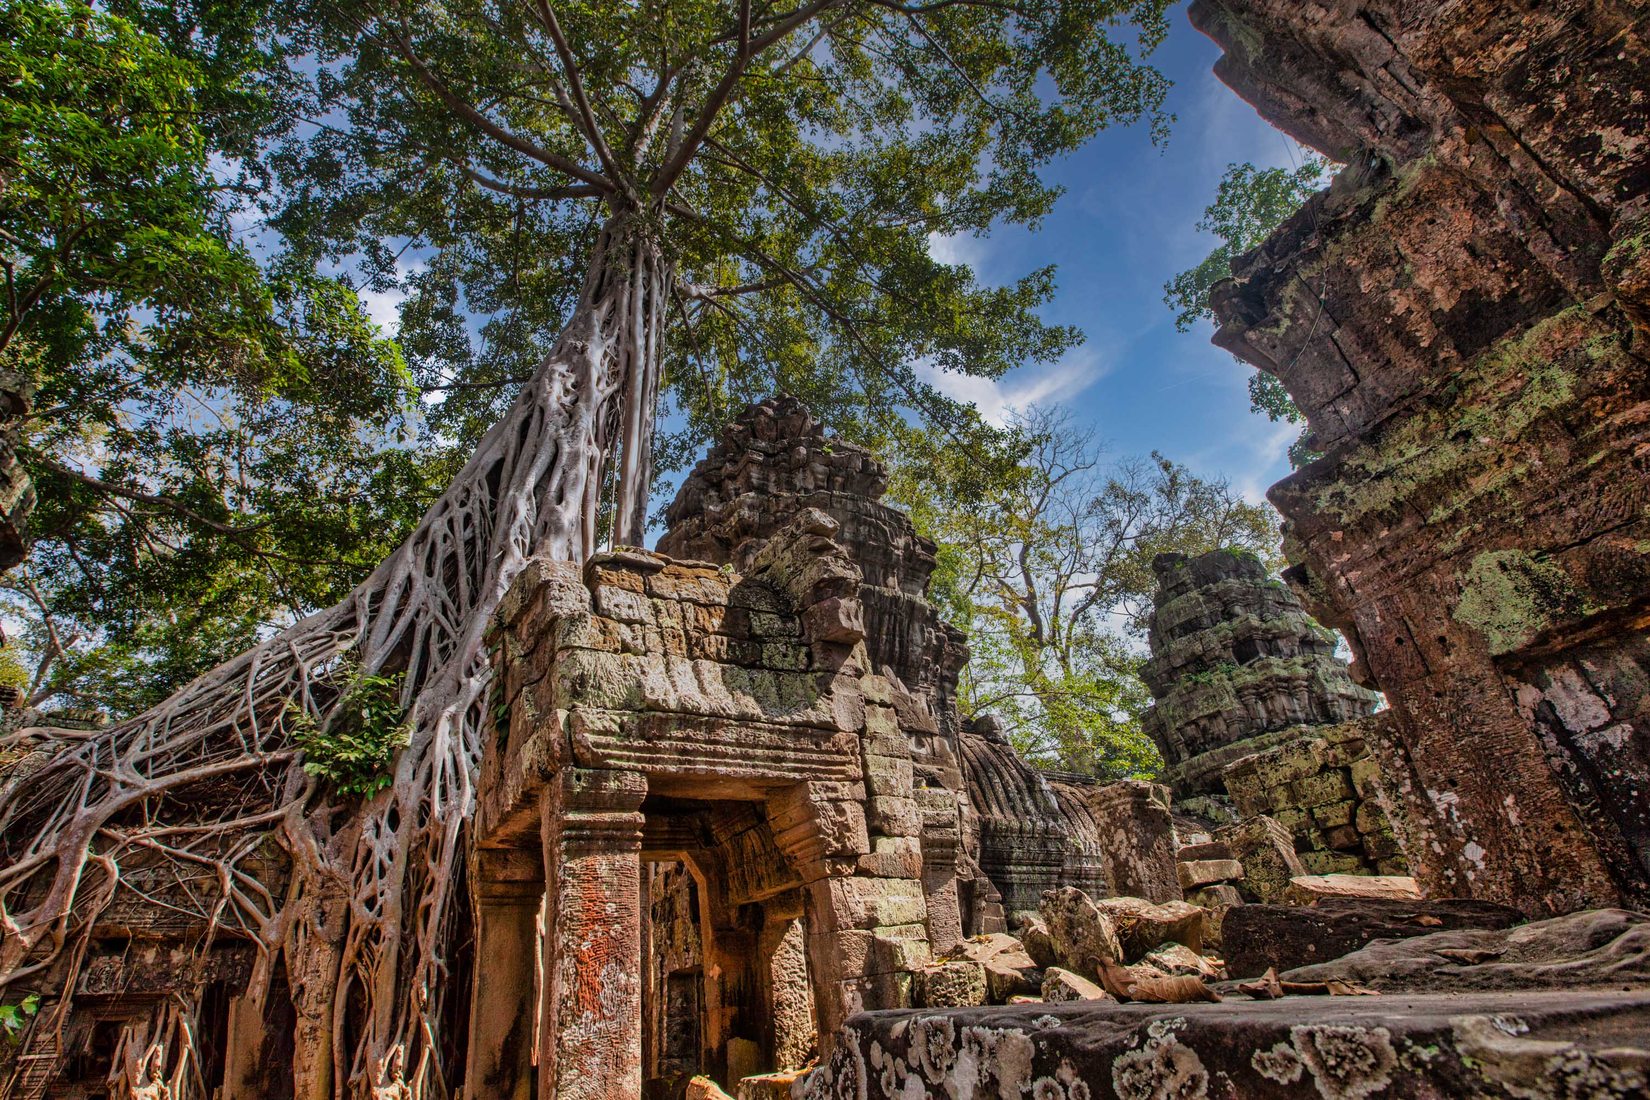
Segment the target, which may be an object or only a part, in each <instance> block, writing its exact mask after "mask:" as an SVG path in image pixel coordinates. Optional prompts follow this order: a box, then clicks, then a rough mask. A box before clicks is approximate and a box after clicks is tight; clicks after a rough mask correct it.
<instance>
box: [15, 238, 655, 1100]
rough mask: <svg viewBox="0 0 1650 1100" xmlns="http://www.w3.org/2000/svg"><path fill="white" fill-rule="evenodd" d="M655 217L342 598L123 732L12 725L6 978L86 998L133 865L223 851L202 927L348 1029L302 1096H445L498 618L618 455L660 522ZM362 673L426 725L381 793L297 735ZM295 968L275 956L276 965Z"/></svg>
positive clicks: (570, 540)
mask: <svg viewBox="0 0 1650 1100" xmlns="http://www.w3.org/2000/svg"><path fill="white" fill-rule="evenodd" d="M640 224H642V220H641V219H638V218H631V217H626V216H624V215H616V216H614V217H613V218H611V219H610V220H609V222H608V223H607V224H606V225H605V226H604V227H603V229H602V231H601V234H600V237H599V240H598V242H597V244H596V247H595V250H594V253H593V255H592V257H591V262H590V268H589V272H588V275H587V277H586V281H585V285H584V289H583V292H582V294H581V296H580V299H579V302H578V305H577V307H576V308H575V310H574V312H573V315H572V318H571V319H570V321H569V322H568V325H567V327H566V329H565V330H564V331H563V332H562V334H561V336H560V337H559V338H558V339H557V341H556V343H555V346H554V347H553V348H552V350H551V351H550V353H549V355H548V356H547V357H546V358H545V360H544V362H543V363H542V364H541V365H540V366H539V368H538V370H537V371H536V372H535V374H534V376H533V378H532V380H531V381H529V382H528V383H527V385H526V386H525V387H524V388H523V390H522V392H521V394H520V395H519V396H518V398H517V399H516V403H515V405H514V407H513V408H512V409H511V411H510V413H509V414H508V415H507V416H505V417H504V419H503V420H501V421H500V422H499V423H498V424H496V425H495V426H494V427H493V428H492V430H491V431H489V432H488V433H487V435H486V436H485V437H484V438H483V439H482V441H481V443H480V445H479V446H478V447H477V449H476V452H475V454H474V455H473V456H472V457H471V459H470V461H469V462H468V463H467V464H466V465H465V467H464V469H463V470H462V471H461V472H460V473H459V474H458V476H457V477H456V478H455V479H454V481H453V483H452V485H451V486H449V487H448V489H447V490H446V492H445V493H443V494H442V496H441V498H440V499H439V500H437V501H436V502H435V504H433V505H432V506H431V507H430V509H429V511H428V512H427V513H426V514H425V515H424V518H423V519H422V520H421V521H420V523H419V525H418V527H417V528H416V529H415V531H414V532H413V534H412V535H411V536H410V537H409V538H408V539H407V541H406V542H405V543H404V544H403V545H402V546H401V547H400V548H399V549H398V550H397V551H396V552H395V553H394V554H393V555H391V556H390V557H389V558H388V559H387V560H386V561H385V562H384V563H383V564H382V565H380V566H379V567H378V569H377V570H375V571H374V572H373V574H372V575H371V576H370V577H369V578H367V580H365V581H364V582H363V583H362V584H361V585H360V586H359V587H357V588H356V589H355V591H354V592H352V593H351V594H350V595H349V597H347V598H346V599H345V600H344V601H343V602H342V603H340V604H338V605H337V606H335V607H333V608H331V609H329V610H327V611H323V612H320V613H318V614H316V615H313V616H311V617H309V618H307V619H305V620H303V621H302V622H300V623H298V624H296V625H295V626H293V627H291V628H290V629H288V630H285V631H283V632H281V633H279V634H277V635H275V636H273V637H271V638H269V639H268V640H266V641H264V642H262V643H261V644H259V645H258V646H257V647H256V648H254V649H252V650H250V651H249V652H247V653H245V654H243V655H241V656H240V657H238V658H235V659H234V660H231V661H229V662H227V663H225V664H223V665H221V666H219V667H218V668H216V669H213V670H212V671H211V672H209V673H207V674H205V675H204V676H202V677H200V678H199V679H198V680H196V681H194V682H193V683H191V684H189V685H188V686H187V687H185V688H183V689H182V690H181V691H179V692H178V693H177V694H175V695H174V696H173V697H172V698H170V699H168V700H167V701H166V702H164V703H162V704H160V705H159V706H157V707H156V708H154V709H153V710H151V711H149V712H147V713H145V714H143V715H140V716H138V717H136V718H134V719H132V720H130V721H127V722H124V723H121V724H119V725H116V726H113V727H111V728H109V729H108V730H103V731H97V732H96V733H94V734H90V735H85V736H83V737H80V738H77V739H76V740H66V739H65V738H66V735H65V734H64V733H63V731H48V730H43V729H34V730H24V731H21V732H19V733H18V734H15V735H13V736H12V737H11V738H9V739H8V741H9V745H8V747H11V748H20V747H24V746H28V747H32V748H33V749H34V753H33V755H32V756H30V757H28V758H27V763H25V764H18V765H14V766H13V773H14V776H16V775H21V774H24V773H26V776H25V779H24V781H23V782H14V783H12V784H9V786H11V787H12V788H13V792H12V797H8V798H6V799H5V800H4V803H3V805H0V856H3V857H4V858H3V860H0V863H3V867H0V903H3V909H0V921H3V925H0V928H3V931H4V937H3V939H4V943H3V944H0V990H4V989H6V988H8V987H11V986H14V985H18V986H19V987H20V988H27V987H35V986H39V987H44V988H50V989H57V990H61V991H62V992H63V993H64V996H63V999H62V1001H61V1002H60V1004H59V1006H58V1007H57V1009H56V1011H59V1012H67V1011H68V1006H69V1002H70V1000H71V998H70V996H69V995H68V994H69V992H70V991H71V990H72V989H73V986H74V980H75V977H76V971H77V970H78V967H79V965H80V960H81V956H82V954H83V947H84V944H85V942H86V938H87V936H88V934H89V931H90V929H91V927H92V925H93V923H94V919H95V917H96V914H97V913H98V912H100V911H101V910H102V909H103V908H104V907H106V906H107V905H108V903H109V901H110V900H111V899H112V898H113V897H114V896H115V895H116V893H117V891H119V890H121V889H124V888H127V887H125V885H124V884H123V881H122V879H121V874H122V861H123V860H124V861H126V862H127V863H128V865H136V864H137V862H138V859H139V858H141V859H142V860H146V861H149V862H150V863H151V864H152V863H153V862H154V861H155V860H160V861H162V862H163V863H174V864H176V865H177V866H178V868H180V869H182V870H187V871H188V873H189V875H190V877H192V878H196V879H199V877H200V876H201V872H202V868H203V867H207V868H210V869H211V870H212V871H213V872H214V873H215V875H216V877H217V880H218V882H219V891H218V894H217V896H215V897H211V898H208V899H206V901H205V903H203V904H202V905H201V912H200V916H201V918H202V922H203V924H212V925H216V926H218V927H220V928H225V929H228V930H230V931H232V932H237V933H241V934H245V935H249V936H252V937H254V938H255V939H257V940H258V941H259V942H260V943H261V944H262V945H263V946H264V947H266V948H267V949H268V950H269V952H270V953H271V955H272V956H273V955H274V954H275V953H282V954H284V956H285V959H286V972H287V973H288V974H289V975H291V977H292V981H293V1001H294V1003H295V1006H296V1007H297V1009H298V1011H299V1032H300V1035H306V1036H310V1037H311V1038H310V1039H309V1041H308V1043H307V1044H306V1045H308V1046H310V1047H311V1048H313V1047H316V1046H319V1045H321V1044H322V1043H323V1042H330V1043H331V1050H330V1051H329V1050H324V1049H322V1050H317V1049H308V1050H305V1051H303V1052H301V1053H300V1055H299V1058H298V1063H299V1064H298V1066H297V1067H295V1069H296V1071H297V1072H299V1073H300V1075H301V1076H303V1077H305V1078H306V1081H305V1082H304V1085H305V1086H307V1087H306V1088H305V1089H304V1091H305V1092H306V1093H307V1094H310V1095H313V1094H315V1093H316V1092H320V1093H322V1094H325V1093H327V1092H331V1093H332V1094H334V1095H343V1094H346V1093H347V1094H349V1095H354V1096H363V1097H368V1096H370V1097H374V1098H388V1097H422V1096H427V1095H444V1094H445V1093H446V1091H447V1089H446V1077H447V1073H446V1067H444V1066H441V1065H439V1064H438V1060H439V1049H438V1045H437V1037H438V1035H439V1028H440V1022H439V1021H440V1017H441V1011H440V1010H441V999H442V997H443V988H442V987H443V984H444V972H443V966H444V965H445V958H446V955H447V951H446V945H445V944H444V943H443V942H442V941H443V938H444V936H445V935H446V930H447V929H448V928H449V927H450V925H451V923H452V922H451V921H450V920H449V919H448V914H449V907H450V905H451V904H452V902H453V898H452V889H453V884H454V883H455V882H457V881H458V879H459V876H458V875H457V874H456V873H455V872H456V870H457V868H458V866H459V862H460V860H462V859H463V857H464V852H463V845H464V842H465V838H464V823H465V822H466V821H467V820H468V818H469V817H470V814H471V810H472V808H473V806H474V802H475V791H474V782H475V775H476V772H477V768H478V765H479V762H480V759H481V753H482V738H483V736H484V733H485V731H486V730H487V728H488V725H487V721H488V719H487V712H488V706H487V699H486V696H487V688H488V684H489V681H490V677H491V670H490V668H489V666H488V662H487V656H486V653H485V652H484V649H483V645H482V638H483V634H484V632H485V630H486V628H487V624H488V622H489V621H490V619H491V618H492V616H493V613H494V611H495V609H496V608H497V606H498V603H499V600H500V599H501V597H502V596H503V595H504V592H505V591H506V589H508V587H509V586H510V583H511V581H512V580H513V579H514V578H515V576H516V574H517V573H518V572H519V571H520V569H521V567H522V565H523V563H524V562H525V561H526V560H527V559H528V558H529V557H532V556H537V555H542V556H549V557H552V558H560V559H572V560H579V559H582V558H584V557H585V556H586V555H588V554H589V553H590V552H591V551H592V550H593V549H594V548H595V542H596V533H597V512H598V504H599V495H600V492H601V487H602V484H603V477H602V475H603V468H604V462H605V461H607V459H608V457H609V455H610V453H611V452H612V451H613V450H614V449H615V448H616V447H618V446H619V445H620V443H621V440H622V450H621V458H620V465H619V467H618V471H617V474H618V476H617V486H618V493H617V496H618V500H617V510H616V514H615V517H614V519H615V524H616V526H615V532H616V534H617V536H618V538H617V541H621V542H631V543H634V542H639V541H640V540H641V537H642V532H643V530H644V529H645V517H646V507H647V479H648V476H649V473H650V469H649V461H648V455H649V450H650V447H651V439H652V413H653V400H654V399H655V396H656V394H657V388H658V374H659V343H660V339H661V336H662V331H663V313H664V303H665V294H666V291H667V289H668V279H669V272H668V271H667V269H666V265H665V264H664V262H663V260H662V258H661V255H660V251H659V248H658V246H657V244H656V242H654V241H652V240H651V239H649V238H648V237H647V236H645V235H644V234H643V233H642V232H640V230H639V229H638V228H637V227H638V226H639V225H640ZM346 657H347V658H348V660H346ZM351 668H359V669H360V670H361V671H362V672H365V673H372V674H378V675H384V674H392V673H396V672H403V673H404V674H405V675H404V679H403V680H402V681H401V684H402V697H401V698H402V703H403V704H404V706H405V708H406V716H407V722H408V724H409V727H410V737H409V741H408V744H407V745H406V747H405V748H404V749H403V750H402V751H401V752H400V753H399V755H398V757H397V759H396V762H395V765H394V772H393V781H392V784H391V786H390V787H389V788H388V789H387V790H385V791H383V792H381V793H380V794H378V795H377V796H375V797H374V798H372V799H371V800H370V801H368V802H366V803H365V804H352V803H349V802H345V801H343V800H340V798H339V797H338V796H337V795H336V794H335V793H334V792H332V791H330V790H329V789H327V788H326V787H325V786H324V785H323V784H321V783H320V782H318V781H317V780H316V779H315V778H314V777H312V776H309V775H307V774H306V773H305V772H304V771H303V769H302V763H303V761H302V757H301V754H300V753H299V752H298V751H297V750H296V749H295V747H294V744H293V740H292V736H291V729H292V725H293V721H294V715H296V714H299V713H302V714H307V715H309V716H310V718H311V719H312V720H313V721H314V722H315V723H317V724H318V725H321V726H322V728H324V724H325V722H326V720H327V718H328V714H329V710H330V708H331V707H332V706H333V704H334V702H335V701H336V699H337V697H338V695H339V692H340V691H341V690H342V687H343V686H344V685H343V684H341V683H340V680H341V679H342V678H343V677H344V675H345V670H346V669H351ZM43 749H45V750H54V751H52V752H50V753H48V752H45V751H41V750H43ZM28 763H32V768H29V767H28ZM226 791H227V792H230V793H229V794H227V795H226V794H225V792H226ZM163 796H167V797H164V799H163ZM203 802H204V803H205V804H202V803H203ZM271 836H272V837H274V838H275V839H276V840H277V841H278V843H279V844H280V846H281V847H282V848H283V849H284V850H285V853H286V856H287V858H288V859H289V860H290V862H291V868H292V872H293V875H292V879H291V889H290V890H287V891H284V892H275V893H272V892H270V891H267V890H266V889H265V884H264V883H262V882H261V881H259V878H258V873H257V871H256V870H255V869H248V865H247V861H248V858H249V857H251V856H253V855H254V854H255V853H256V852H257V851H258V850H259V849H260V846H261V845H262V843H263V841H264V839H265V838H267V837H271ZM340 898H342V899H343V900H345V901H347V905H346V906H344V907H342V909H340V907H339V905H338V901H339V899H340ZM168 900H173V899H168ZM71 913H72V914H73V918H74V919H73V920H71V919H70V916H71ZM275 969H276V968H275V967H274V966H271V965H260V966H259V967H258V968H257V974H258V975H259V979H258V980H261V981H265V982H267V981H269V980H270V975H271V974H272V973H273V972H274V971H275ZM346 1022H347V1024H346ZM196 1030H197V1029H191V1028H188V1027H184V1028H183V1029H182V1033H187V1034H193V1033H196ZM322 1036H329V1037H330V1038H329V1039H326V1040H323V1039H322V1038H321V1037H322ZM188 1056H189V1055H188V1054H187V1053H186V1052H183V1051H174V1052H173V1053H172V1055H171V1057H172V1058H174V1059H177V1058H185V1057H188ZM317 1062H320V1063H321V1064H319V1065H318V1064H317ZM327 1063H330V1064H327ZM173 1064H174V1065H176V1064H177V1063H176V1062H174V1063H173ZM196 1064H198V1062H197V1063H196ZM152 1072H157V1073H158V1072H159V1069H158V1068H156V1069H154V1070H153V1071H152ZM329 1078H330V1080H329ZM329 1085H330V1088H329V1087H328V1086H329Z"/></svg>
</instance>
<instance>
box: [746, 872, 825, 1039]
mask: <svg viewBox="0 0 1650 1100" xmlns="http://www.w3.org/2000/svg"><path fill="white" fill-rule="evenodd" d="M762 908H763V911H764V912H763V917H764V919H763V924H762V935H761V937H760V939H759V940H758V942H757V950H756V953H757V957H758V958H759V959H760V960H761V961H762V966H763V968H764V969H763V974H762V985H763V1001H764V1007H765V1008H766V1009H767V1015H768V1027H769V1029H770V1038H771V1050H772V1054H773V1068H775V1069H799V1068H801V1067H802V1066H804V1065H806V1064H807V1063H808V1061H809V1060H810V1059H811V1058H812V1057H813V1056H814V1053H815V1052H816V1051H817V1049H818V1043H819V1040H818V1035H817V1033H816V1027H817V1025H816V1024H815V1022H814V990H813V981H812V976H811V975H810V974H809V973H808V943H807V940H808V937H807V931H806V929H805V928H804V927H803V924H802V895H801V894H800V893H799V892H792V893H788V894H782V895H780V896H779V897H777V898H774V899H772V900H771V901H768V902H765V903H764V904H763V907H762Z"/></svg>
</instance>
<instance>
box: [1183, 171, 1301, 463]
mask: <svg viewBox="0 0 1650 1100" xmlns="http://www.w3.org/2000/svg"><path fill="white" fill-rule="evenodd" d="M1330 168H1331V164H1330V162H1329V161H1327V160H1325V159H1324V158H1322V157H1319V156H1316V155H1314V154H1312V153H1304V154H1303V161H1302V163H1301V165H1300V167H1298V168H1256V167H1255V166H1254V165H1253V164H1230V165H1227V166H1226V174H1225V175H1224V176H1222V177H1221V179H1220V190H1219V191H1218V192H1217V193H1216V195H1215V201H1214V202H1212V203H1210V204H1209V206H1208V207H1207V208H1206V209H1205V210H1204V211H1203V217H1202V218H1200V219H1199V220H1198V223H1197V228H1199V229H1201V230H1203V231H1204V232H1205V233H1213V234H1214V235H1215V236H1216V237H1217V238H1219V240H1220V244H1218V245H1217V246H1216V247H1215V250H1214V251H1213V252H1211V253H1209V255H1207V256H1205V257H1204V258H1203V262H1202V263H1200V264H1198V265H1197V266H1196V267H1194V268H1192V269H1191V270H1189V271H1182V272H1181V273H1180V274H1178V275H1176V276H1175V277H1174V278H1172V279H1170V280H1169V281H1168V282H1167V283H1165V284H1163V300H1164V301H1165V302H1166V303H1168V305H1169V306H1170V308H1172V309H1174V310H1175V321H1174V323H1175V327H1176V328H1177V329H1179V330H1180V331H1181V332H1189V331H1191V328H1192V326H1193V325H1194V324H1196V323H1197V322H1198V321H1200V320H1208V321H1212V320H1214V316H1215V315H1214V311H1213V310H1211V309H1210V308H1209V291H1210V290H1211V289H1212V288H1213V287H1214V285H1215V284H1216V283H1218V282H1221V281H1223V280H1225V279H1230V278H1231V277H1232V261H1233V260H1235V259H1237V258H1238V257H1239V256H1241V255H1243V254H1244V253H1245V252H1248V251H1250V250H1251V249H1254V248H1258V247H1259V246H1260V244H1261V243H1262V242H1263V241H1265V240H1266V238H1267V237H1269V236H1270V235H1271V233H1272V231H1273V230H1274V229H1276V228H1277V227H1278V226H1280V225H1282V224H1283V222H1284V220H1285V219H1286V218H1288V217H1289V216H1290V215H1292V214H1294V213H1295V212H1296V211H1298V210H1299V209H1300V208H1301V204H1302V203H1304V202H1306V200H1307V199H1309V198H1311V197H1312V196H1313V195H1314V194H1315V193H1317V192H1318V191H1319V190H1321V189H1322V188H1323V186H1324V184H1325V183H1326V182H1327V177H1328V173H1329V171H1330ZM1249 407H1250V408H1251V409H1253V410H1254V411H1255V412H1258V413H1265V414H1266V416H1267V418H1268V419H1269V420H1273V421H1278V420H1284V421H1288V422H1289V423H1291V424H1298V423H1300V421H1301V414H1300V410H1299V409H1297V408H1295V403H1294V401H1292V400H1291V399H1290V397H1289V393H1288V391H1286V390H1285V389H1284V388H1283V383H1282V382H1279V381H1278V380H1277V378H1275V377H1274V376H1272V375H1270V374H1267V373H1266V372H1265V371H1262V370H1257V371H1255V372H1254V373H1253V374H1251V375H1250V376H1249ZM1310 458H1311V454H1310V452H1308V451H1306V450H1305V449H1304V448H1303V447H1302V445H1301V443H1300V442H1299V441H1296V443H1295V444H1294V445H1293V446H1291V447H1290V448H1289V460H1290V462H1291V463H1292V464H1294V465H1296V466H1300V465H1303V464H1304V463H1305V462H1307V461H1309V460H1310Z"/></svg>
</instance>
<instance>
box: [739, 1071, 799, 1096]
mask: <svg viewBox="0 0 1650 1100" xmlns="http://www.w3.org/2000/svg"><path fill="white" fill-rule="evenodd" d="M803 1072H804V1071H803V1070H801V1069H783V1070H780V1071H779V1072H777V1073H764V1074H760V1075H758V1076H756V1077H746V1078H744V1079H743V1080H741V1081H740V1082H739V1088H738V1090H737V1092H736V1093H735V1095H737V1096H738V1098H739V1100H791V1087H792V1086H793V1085H795V1084H796V1081H797V1078H799V1077H801V1076H802V1074H803Z"/></svg>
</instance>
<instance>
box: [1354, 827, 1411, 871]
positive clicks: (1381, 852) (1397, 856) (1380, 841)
mask: <svg viewBox="0 0 1650 1100" xmlns="http://www.w3.org/2000/svg"><path fill="white" fill-rule="evenodd" d="M1364 855H1365V856H1367V857H1369V859H1371V860H1373V861H1375V862H1377V863H1378V862H1380V861H1382V860H1394V861H1397V862H1400V863H1401V862H1403V853H1402V852H1401V851H1399V849H1398V841H1397V838H1396V837H1394V836H1393V835H1392V834H1391V833H1369V834H1368V835H1366V836H1365V837H1364ZM1387 873H1388V872H1386V871H1382V872H1381V874H1383V875H1384V874H1387ZM1399 873H1400V874H1403V873H1405V872H1402V871H1401V872H1399Z"/></svg>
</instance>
